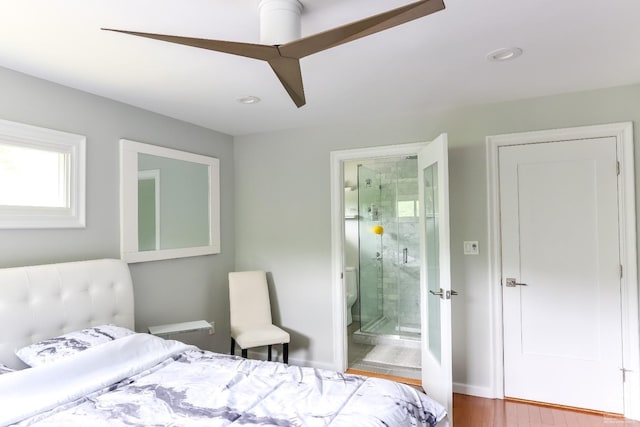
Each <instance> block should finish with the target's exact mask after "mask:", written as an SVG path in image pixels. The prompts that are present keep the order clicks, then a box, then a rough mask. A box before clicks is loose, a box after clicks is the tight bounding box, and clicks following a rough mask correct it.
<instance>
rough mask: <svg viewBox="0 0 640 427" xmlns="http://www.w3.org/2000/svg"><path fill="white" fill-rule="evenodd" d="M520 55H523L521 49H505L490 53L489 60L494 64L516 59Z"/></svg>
mask: <svg viewBox="0 0 640 427" xmlns="http://www.w3.org/2000/svg"><path fill="white" fill-rule="evenodd" d="M520 55H522V49H520V48H519V47H505V48H502V49H497V50H494V51H493V52H489V54H487V59H488V60H489V61H492V62H501V61H509V60H510V59H516V58H517V57H518V56H520Z"/></svg>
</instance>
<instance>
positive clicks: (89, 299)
mask: <svg viewBox="0 0 640 427" xmlns="http://www.w3.org/2000/svg"><path fill="white" fill-rule="evenodd" d="M106 323H112V324H115V325H118V326H123V327H126V328H129V329H132V330H133V328H134V318H133V285H132V283H131V274H130V273H129V267H128V265H127V264H126V263H125V262H124V261H121V260H116V259H99V260H92V261H77V262H67V263H60V264H48V265H36V266H30V267H15V268H3V269H0V363H4V364H5V365H7V366H9V367H11V368H24V367H25V365H24V363H22V362H21V361H20V360H19V359H18V358H17V357H16V356H15V354H14V351H15V350H17V349H19V348H22V347H24V346H25V345H29V344H32V343H34V342H37V341H40V340H42V339H45V338H53V337H56V336H58V335H61V334H64V333H67V332H71V331H75V330H78V329H84V328H88V327H91V326H98V325H102V324H106Z"/></svg>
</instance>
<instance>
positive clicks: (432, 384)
mask: <svg viewBox="0 0 640 427" xmlns="http://www.w3.org/2000/svg"><path fill="white" fill-rule="evenodd" d="M447 150H448V144H447V135H446V134H442V135H440V136H439V137H437V138H436V139H435V140H433V141H432V142H430V143H429V145H427V146H426V147H425V148H423V149H421V150H420V152H419V153H418V182H419V187H418V188H419V193H420V202H419V203H420V258H421V263H420V264H421V265H420V295H421V303H422V304H421V307H422V386H423V388H424V389H425V390H426V392H427V394H429V395H430V396H431V397H432V398H434V399H435V400H437V401H438V402H440V403H442V404H443V405H445V406H446V407H447V412H448V414H449V422H450V423H451V425H452V423H453V411H452V409H453V385H452V372H451V369H452V352H451V296H452V290H451V271H450V252H449V247H450V243H449V165H448V155H447Z"/></svg>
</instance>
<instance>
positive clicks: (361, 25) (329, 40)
mask: <svg viewBox="0 0 640 427" xmlns="http://www.w3.org/2000/svg"><path fill="white" fill-rule="evenodd" d="M444 8H445V6H444V2H443V0H422V1H417V2H414V3H411V4H408V5H406V6H402V7H399V8H396V9H393V10H390V11H388V12H383V13H380V14H378V15H374V16H371V17H369V18H365V19H362V20H360V21H356V22H352V23H350V24H346V25H343V26H340V27H336V28H333V29H331V30H327V31H324V32H321V33H318V34H314V35H312V36H309V37H304V38H302V39H299V40H295V41H292V42H289V43H285V44H283V45H281V46H279V49H280V53H281V54H282V56H286V57H288V58H297V59H300V58H304V57H305V56H309V55H312V54H314V53H318V52H321V51H323V50H326V49H329V48H331V47H334V46H339V45H341V44H344V43H348V42H350V41H353V40H357V39H359V38H362V37H365V36H368V35H371V34H374V33H377V32H380V31H383V30H386V29H389V28H392V27H395V26H398V25H401V24H404V23H406V22H409V21H413V20H414V19H418V18H422V17H424V16H427V15H429V14H432V13H434V12H437V11H440V10H442V9H444Z"/></svg>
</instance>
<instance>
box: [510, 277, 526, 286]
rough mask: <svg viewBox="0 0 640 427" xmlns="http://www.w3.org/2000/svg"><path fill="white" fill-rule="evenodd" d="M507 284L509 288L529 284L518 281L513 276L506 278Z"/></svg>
mask: <svg viewBox="0 0 640 427" xmlns="http://www.w3.org/2000/svg"><path fill="white" fill-rule="evenodd" d="M505 285H506V286H507V288H515V287H516V286H528V285H527V284H526V283H518V282H516V279H513V278H511V277H509V278H507V279H506V283H505Z"/></svg>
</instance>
